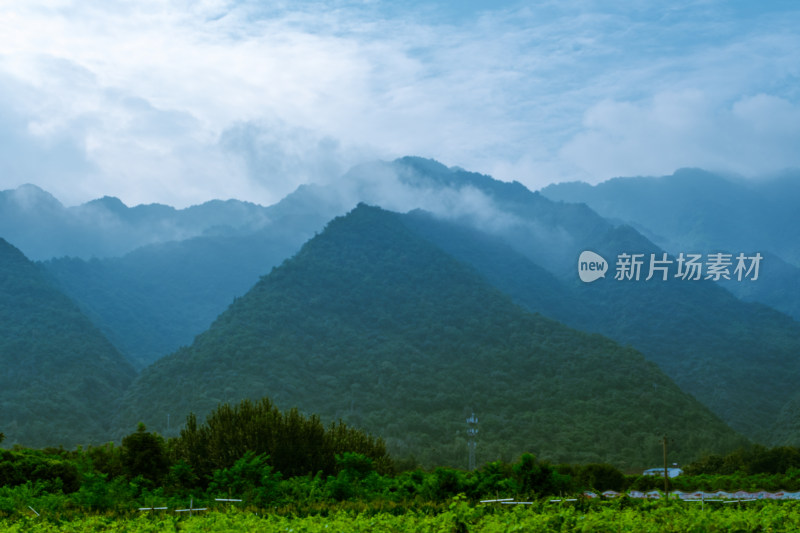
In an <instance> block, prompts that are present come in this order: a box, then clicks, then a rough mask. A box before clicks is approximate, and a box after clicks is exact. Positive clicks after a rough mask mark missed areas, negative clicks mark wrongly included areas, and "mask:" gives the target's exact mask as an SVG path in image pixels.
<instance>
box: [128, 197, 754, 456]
mask: <svg viewBox="0 0 800 533" xmlns="http://www.w3.org/2000/svg"><path fill="white" fill-rule="evenodd" d="M265 394H266V395H269V396H270V397H271V398H272V399H273V400H274V401H275V402H276V403H277V404H278V405H280V406H283V407H289V406H292V405H297V406H299V407H300V408H301V409H303V410H306V411H310V412H317V413H320V414H322V415H323V416H324V417H326V418H328V419H335V418H342V419H344V420H345V421H347V422H349V423H352V424H355V425H358V426H361V427H363V428H365V429H367V430H369V431H370V432H373V433H376V434H379V435H381V436H383V437H385V438H386V439H387V442H388V444H389V446H390V448H391V449H392V450H393V451H394V452H395V453H396V454H400V455H407V454H413V455H415V456H416V457H417V458H418V459H420V460H422V461H423V462H424V463H426V464H428V465H431V464H435V463H439V464H442V463H449V464H457V465H462V464H463V463H464V461H465V458H466V444H465V431H464V430H465V424H464V422H463V421H464V418H465V417H466V416H467V415H468V414H469V413H470V412H471V411H473V410H474V411H475V412H476V413H477V414H478V416H479V418H480V420H481V430H480V431H481V432H480V444H479V459H480V460H481V461H484V460H494V459H497V458H503V459H509V460H510V459H513V458H514V457H515V456H516V455H518V454H519V453H521V452H523V451H527V450H529V451H534V452H536V453H538V454H539V455H541V456H542V457H547V458H550V459H553V460H576V461H600V460H609V461H613V462H615V463H616V464H619V465H620V466H641V465H644V464H649V463H650V462H652V461H654V460H656V459H657V458H658V457H659V453H660V448H659V445H658V442H659V438H660V437H661V435H662V434H663V433H667V434H669V435H670V436H671V437H673V438H674V439H675V441H676V446H675V450H674V453H675V457H676V459H678V460H688V459H691V458H692V457H695V456H696V455H697V454H699V453H701V452H702V451H705V450H711V449H725V448H730V447H731V446H736V445H737V444H739V443H741V442H742V439H741V438H740V437H738V436H737V435H736V434H735V433H733V431H731V430H730V429H729V428H728V427H727V426H725V424H723V423H722V422H721V421H720V420H719V419H717V418H716V417H715V416H714V415H712V414H711V413H710V412H709V411H708V410H707V409H705V408H704V407H702V406H701V405H700V404H699V403H698V402H697V401H696V400H694V399H693V398H691V397H690V396H688V395H686V394H685V393H683V392H681V391H680V389H678V387H677V386H675V384H674V383H672V382H671V381H670V380H669V379H668V378H667V377H666V376H665V375H664V374H663V373H662V372H660V371H659V370H658V368H657V367H656V366H655V365H654V364H652V363H649V362H647V361H646V360H645V359H644V358H643V357H642V356H641V354H639V353H637V352H635V351H634V350H632V349H630V348H624V347H621V346H619V345H617V344H615V343H613V342H611V341H609V340H608V339H605V338H603V337H600V336H597V335H587V334H584V333H580V332H578V331H575V330H571V329H569V328H566V327H564V326H562V325H560V324H559V323H557V322H554V321H552V320H548V319H546V318H543V317H541V316H538V315H532V314H529V313H526V312H524V311H523V310H522V309H520V308H519V307H517V306H516V305H514V304H513V303H511V301H510V300H509V299H508V297H506V296H504V295H503V294H502V293H500V292H499V291H497V290H496V289H494V288H492V287H491V286H490V285H488V284H487V283H486V281H485V280H484V279H483V278H482V277H481V276H479V275H478V274H477V273H476V272H475V271H474V270H473V269H472V268H469V267H467V266H465V265H464V264H462V263H460V262H458V261H456V260H455V259H453V257H452V256H450V255H448V254H446V253H444V252H442V251H441V250H439V249H438V248H437V247H435V246H433V245H431V244H430V243H429V242H427V241H426V240H424V239H422V238H420V237H418V236H416V235H414V234H413V233H412V232H411V231H410V230H409V229H408V228H406V227H405V226H404V224H403V223H402V220H401V217H400V216H399V215H396V214H394V213H390V212H386V211H382V210H380V209H377V208H371V207H367V206H364V205H361V206H359V207H358V208H357V209H355V210H354V211H353V212H351V213H350V214H348V215H347V216H346V217H343V218H337V219H335V220H334V221H332V222H331V223H330V224H329V225H328V227H327V228H326V230H325V231H324V232H323V233H322V234H320V235H318V236H317V237H315V238H314V239H312V240H311V241H309V242H308V243H307V244H306V245H305V246H304V247H303V248H302V249H301V251H300V252H299V253H298V254H297V255H296V256H295V257H294V258H292V259H291V260H288V261H286V262H285V263H284V264H283V265H282V266H280V267H278V268H276V269H274V270H273V271H272V273H271V274H269V275H268V276H265V277H264V278H262V279H261V281H259V283H258V284H256V286H255V287H253V289H251V290H250V292H248V293H247V294H246V295H245V296H243V297H241V298H239V299H237V300H236V301H235V302H234V303H233V304H232V305H231V307H230V308H229V309H228V310H227V311H226V312H225V313H223V314H222V315H221V316H220V317H219V318H218V319H217V320H216V321H215V322H214V324H213V325H212V326H211V328H210V329H209V330H208V331H207V332H205V333H203V334H202V335H200V336H199V337H198V338H197V339H196V340H195V342H194V343H193V344H192V346H190V347H188V348H184V349H181V350H179V351H178V352H176V353H174V354H172V355H170V356H168V357H165V358H163V359H161V360H159V361H158V362H156V363H155V364H154V365H152V366H151V367H149V368H148V369H146V370H145V371H144V372H143V373H142V374H141V375H140V377H139V378H138V379H137V381H136V382H135V383H134V385H133V386H132V387H131V388H130V389H129V391H128V393H127V394H126V399H125V402H124V408H123V409H122V411H121V417H120V420H119V424H118V427H119V428H120V432H122V431H125V430H127V429H129V428H130V427H131V425H132V424H135V423H136V422H137V421H138V420H140V419H141V420H143V421H144V422H145V423H146V424H147V425H148V427H152V428H154V429H157V430H160V431H164V430H166V427H165V426H166V422H167V414H168V413H169V414H170V415H171V416H172V420H180V419H181V417H182V416H183V415H185V414H186V413H188V412H189V411H194V412H196V413H200V414H203V413H206V412H208V411H209V410H210V409H211V408H213V407H215V406H216V405H217V403H218V402H221V401H236V400H238V399H240V398H243V397H251V398H255V397H261V396H263V395H265ZM173 430H174V426H173Z"/></svg>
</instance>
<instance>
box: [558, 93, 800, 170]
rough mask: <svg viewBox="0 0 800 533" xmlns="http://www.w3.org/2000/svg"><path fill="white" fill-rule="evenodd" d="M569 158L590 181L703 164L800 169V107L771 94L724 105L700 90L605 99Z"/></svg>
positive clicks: (569, 148)
mask: <svg viewBox="0 0 800 533" xmlns="http://www.w3.org/2000/svg"><path fill="white" fill-rule="evenodd" d="M584 125H585V130H584V131H582V132H581V133H579V134H577V135H576V136H575V137H574V138H573V139H572V140H570V141H569V142H568V143H567V144H566V145H565V146H564V148H563V149H562V151H561V157H562V159H563V160H565V161H570V162H571V163H572V164H574V165H575V167H576V169H577V171H578V172H580V174H581V175H582V176H583V177H585V178H587V179H588V180H589V181H592V182H597V181H600V180H602V179H605V178H607V177H609V176H614V175H618V176H635V175H666V174H669V173H671V172H672V171H674V170H675V169H676V168H680V167H684V166H697V167H702V168H706V169H709V170H715V171H724V172H733V173H739V174H744V175H749V176H758V175H764V174H769V173H773V172H775V171H777V170H780V169H783V168H788V167H798V166H800V153H798V152H797V150H796V149H793V148H792V147H797V146H800V106H798V105H795V104H792V103H790V102H788V101H786V100H783V99H781V98H777V97H774V96H767V95H763V94H760V95H755V96H752V97H744V98H742V99H740V100H738V101H736V102H734V103H733V104H732V105H730V106H725V107H720V106H719V105H718V103H717V102H716V101H714V99H713V98H711V97H709V96H708V95H706V94H704V93H702V92H700V91H686V92H681V93H666V92H665V93H658V94H657V95H655V96H654V97H653V98H652V99H650V100H648V101H646V102H640V103H631V102H613V101H605V102H601V103H599V104H597V105H595V106H594V107H592V108H591V109H590V110H589V111H588V112H587V113H586V117H585V121H584Z"/></svg>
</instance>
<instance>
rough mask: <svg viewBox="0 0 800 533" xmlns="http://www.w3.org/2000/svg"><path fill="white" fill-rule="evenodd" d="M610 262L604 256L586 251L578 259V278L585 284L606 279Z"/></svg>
mask: <svg viewBox="0 0 800 533" xmlns="http://www.w3.org/2000/svg"><path fill="white" fill-rule="evenodd" d="M606 272H608V262H607V261H606V260H605V259H603V256H602V255H599V254H596V253H594V252H590V251H589V250H585V251H583V252H581V256H580V257H579V258H578V276H580V278H581V281H582V282H584V283H591V282H593V281H595V280H597V279H599V278H604V277H606Z"/></svg>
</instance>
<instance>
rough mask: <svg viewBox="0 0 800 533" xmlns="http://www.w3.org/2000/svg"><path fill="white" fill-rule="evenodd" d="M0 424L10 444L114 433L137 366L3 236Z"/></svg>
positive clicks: (93, 438)
mask: <svg viewBox="0 0 800 533" xmlns="http://www.w3.org/2000/svg"><path fill="white" fill-rule="evenodd" d="M0 368H2V372H0V431H1V432H2V433H4V434H5V436H6V440H5V442H4V444H5V445H11V444H15V443H20V444H24V445H28V446H52V445H64V446H73V445H75V444H88V443H99V442H105V441H107V440H109V429H110V421H111V420H112V418H113V416H114V413H115V411H116V408H117V406H118V404H119V399H120V397H121V395H122V392H123V391H124V390H125V389H126V388H127V386H128V385H129V384H130V383H131V381H132V380H133V377H134V370H133V368H132V367H131V366H130V364H128V362H127V361H126V360H125V359H124V358H123V357H122V355H121V354H120V353H119V352H118V351H117V350H116V349H115V348H114V347H113V346H112V345H111V343H110V342H108V340H107V339H106V338H105V337H103V335H102V334H101V333H100V332H99V331H98V330H97V328H95V326H94V325H92V323H91V322H90V321H89V319H87V318H86V316H84V315H83V314H82V313H81V312H80V310H79V309H78V306H77V305H76V304H75V303H74V302H73V301H71V300H70V299H69V298H67V297H66V296H64V295H63V294H62V293H60V292H59V291H58V290H56V289H55V288H54V287H53V286H52V285H51V284H50V283H48V282H47V280H46V278H45V276H44V275H43V273H42V272H41V271H40V269H39V268H38V267H37V266H36V265H35V264H33V263H32V262H30V261H29V260H28V259H27V258H26V257H25V256H24V255H23V254H22V252H20V251H19V250H18V249H16V248H15V247H13V246H11V245H10V244H9V243H8V242H6V241H5V240H4V239H0Z"/></svg>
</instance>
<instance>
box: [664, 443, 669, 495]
mask: <svg viewBox="0 0 800 533" xmlns="http://www.w3.org/2000/svg"><path fill="white" fill-rule="evenodd" d="M664 495H665V496H666V498H667V500H669V476H667V436H666V435H664Z"/></svg>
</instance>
